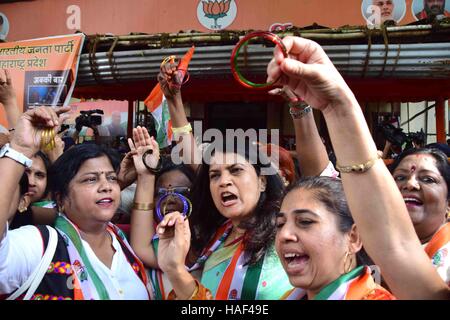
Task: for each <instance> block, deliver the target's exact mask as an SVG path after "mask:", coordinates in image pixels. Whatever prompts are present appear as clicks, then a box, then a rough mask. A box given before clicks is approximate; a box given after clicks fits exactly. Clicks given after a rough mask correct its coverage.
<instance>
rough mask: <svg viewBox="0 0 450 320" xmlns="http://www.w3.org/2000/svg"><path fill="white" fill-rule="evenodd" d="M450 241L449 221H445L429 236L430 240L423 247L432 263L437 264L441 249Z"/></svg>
mask: <svg viewBox="0 0 450 320" xmlns="http://www.w3.org/2000/svg"><path fill="white" fill-rule="evenodd" d="M449 242H450V222H447V223H446V224H445V225H444V226H442V227H441V228H440V229H439V230H438V232H436V234H435V235H434V236H433V238H431V240H430V242H428V244H427V246H426V247H425V252H426V253H427V255H428V256H429V257H430V259H431V260H433V264H435V265H437V264H438V262H439V261H436V263H435V261H434V260H436V259H437V260H439V253H440V251H441V249H442V248H443V247H444V246H445V245H446V244H447V243H449Z"/></svg>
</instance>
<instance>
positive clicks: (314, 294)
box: [275, 177, 394, 300]
mask: <svg viewBox="0 0 450 320" xmlns="http://www.w3.org/2000/svg"><path fill="white" fill-rule="evenodd" d="M276 225H277V234H276V238H275V247H276V250H277V254H278V256H279V257H280V260H281V263H282V265H283V267H284V270H285V271H286V273H287V274H288V277H289V281H290V282H291V284H292V285H293V286H294V287H295V289H293V290H291V291H289V292H287V293H286V295H285V296H284V297H283V298H284V299H288V300H300V299H308V300H391V299H394V297H393V296H392V295H391V294H390V293H389V292H388V291H387V290H385V289H384V288H382V287H381V286H380V285H378V284H376V283H375V281H374V279H373V278H372V275H371V270H370V268H369V267H368V266H367V265H365V262H366V261H367V262H368V260H367V259H366V257H365V254H364V252H363V249H362V242H361V238H360V236H359V234H358V232H357V230H356V227H355V225H354V222H353V219H352V216H351V215H350V210H349V208H348V206H347V202H346V200H345V195H344V191H343V188H342V183H341V181H340V180H337V179H333V178H329V177H314V178H307V179H304V180H300V181H299V182H296V183H295V184H294V185H292V186H290V187H289V188H288V189H287V190H286V194H285V196H284V199H283V201H282V204H281V209H280V212H279V213H278V214H277V222H276Z"/></svg>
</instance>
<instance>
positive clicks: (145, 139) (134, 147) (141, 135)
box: [128, 126, 159, 175]
mask: <svg viewBox="0 0 450 320" xmlns="http://www.w3.org/2000/svg"><path fill="white" fill-rule="evenodd" d="M128 145H129V146H130V150H131V156H132V157H133V163H134V167H135V170H136V173H137V175H146V174H151V173H150V171H149V170H148V169H147V167H146V166H145V164H144V160H145V163H146V164H147V166H149V167H150V168H153V169H154V168H156V167H157V166H158V162H159V146H158V143H157V142H156V140H155V139H154V138H153V137H150V135H149V134H148V131H147V129H146V128H143V127H139V126H138V127H137V128H134V129H133V140H132V139H128ZM147 151H149V152H147ZM144 154H145V159H143V156H144Z"/></svg>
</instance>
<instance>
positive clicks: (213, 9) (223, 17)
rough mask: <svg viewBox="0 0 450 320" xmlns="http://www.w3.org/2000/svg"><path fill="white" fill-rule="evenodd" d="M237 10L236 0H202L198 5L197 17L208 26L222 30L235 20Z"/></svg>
mask: <svg viewBox="0 0 450 320" xmlns="http://www.w3.org/2000/svg"><path fill="white" fill-rule="evenodd" d="M236 12H237V9H236V3H235V2H234V0H220V1H219V0H202V1H200V3H199V5H198V7H197V18H198V20H199V21H200V23H201V24H202V25H203V26H205V27H206V28H208V29H211V30H221V29H224V28H226V27H228V26H229V25H230V24H231V23H232V22H233V21H234V18H235V17H236ZM219 19H220V22H219ZM211 20H213V21H211ZM212 22H213V23H212Z"/></svg>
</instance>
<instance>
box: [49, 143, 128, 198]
mask: <svg viewBox="0 0 450 320" xmlns="http://www.w3.org/2000/svg"><path fill="white" fill-rule="evenodd" d="M102 156H106V157H107V158H108V159H109V161H110V162H111V165H112V166H113V168H114V170H115V171H117V170H118V168H119V164H120V163H119V159H120V157H119V155H118V154H117V152H115V151H114V150H113V149H109V148H105V147H103V146H99V145H96V144H78V145H76V146H74V147H73V148H70V149H69V150H67V151H66V152H64V153H63V154H62V155H61V156H60V157H59V158H58V159H57V160H56V161H55V163H53V165H52V166H51V167H50V169H49V174H48V186H49V191H51V192H52V197H53V200H54V201H57V198H56V196H57V195H59V197H60V199H64V198H65V197H66V196H67V195H68V193H69V190H68V189H69V183H70V181H72V179H73V178H74V177H75V175H76V174H77V172H78V170H79V169H80V167H81V166H82V164H83V163H84V162H85V161H87V160H89V159H94V158H99V157H102Z"/></svg>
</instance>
